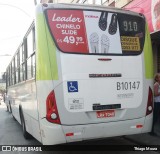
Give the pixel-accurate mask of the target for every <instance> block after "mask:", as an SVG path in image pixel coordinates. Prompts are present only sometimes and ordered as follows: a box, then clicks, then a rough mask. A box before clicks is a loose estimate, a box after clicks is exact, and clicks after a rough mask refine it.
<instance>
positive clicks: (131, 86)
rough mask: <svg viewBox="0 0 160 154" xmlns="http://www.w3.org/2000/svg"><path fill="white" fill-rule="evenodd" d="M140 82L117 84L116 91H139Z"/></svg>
mask: <svg viewBox="0 0 160 154" xmlns="http://www.w3.org/2000/svg"><path fill="white" fill-rule="evenodd" d="M139 86H140V81H135V82H117V90H137V89H139Z"/></svg>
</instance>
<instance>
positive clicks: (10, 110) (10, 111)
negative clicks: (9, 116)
mask: <svg viewBox="0 0 160 154" xmlns="http://www.w3.org/2000/svg"><path fill="white" fill-rule="evenodd" d="M8 110H9V113H12V107H11V103H9V107H8Z"/></svg>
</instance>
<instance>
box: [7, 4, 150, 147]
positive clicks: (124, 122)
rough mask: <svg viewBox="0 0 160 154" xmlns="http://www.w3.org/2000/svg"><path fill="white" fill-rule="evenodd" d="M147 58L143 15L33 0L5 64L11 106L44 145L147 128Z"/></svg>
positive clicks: (25, 130)
mask: <svg viewBox="0 0 160 154" xmlns="http://www.w3.org/2000/svg"><path fill="white" fill-rule="evenodd" d="M152 57H153V56H152V48H151V41H150V34H149V31H148V27H147V24H146V21H145V17H144V16H143V15H142V14H138V13H134V12H130V11H124V10H121V9H116V8H109V7H102V6H93V5H91V6H89V5H75V4H39V5H38V6H37V7H36V17H35V22H33V23H32V25H31V27H30V28H29V30H28V31H27V33H26V35H25V36H24V38H23V41H22V42H21V44H20V46H19V47H18V49H17V51H16V53H15V55H14V57H13V59H12V60H11V62H10V64H9V66H8V67H7V96H8V97H7V98H8V103H9V106H10V110H11V111H12V114H13V116H14V118H15V119H16V120H17V121H18V122H19V123H21V124H22V128H23V134H24V137H25V138H28V137H29V134H31V135H32V136H33V137H34V138H36V139H37V140H38V141H40V142H41V143H42V144H45V145H54V144H61V143H68V142H75V141H83V140H90V139H98V138H106V137H113V136H121V135H130V134H139V133H146V132H150V131H151V126H152V117H153V98H152V97H153V94H152V89H153V60H152Z"/></svg>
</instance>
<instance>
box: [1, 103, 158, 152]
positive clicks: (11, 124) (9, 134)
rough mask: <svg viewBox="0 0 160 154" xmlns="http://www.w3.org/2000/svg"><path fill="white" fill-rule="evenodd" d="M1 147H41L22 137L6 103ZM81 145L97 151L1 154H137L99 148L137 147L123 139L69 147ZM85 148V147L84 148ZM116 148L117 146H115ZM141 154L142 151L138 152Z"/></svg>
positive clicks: (3, 110)
mask: <svg viewBox="0 0 160 154" xmlns="http://www.w3.org/2000/svg"><path fill="white" fill-rule="evenodd" d="M0 145H29V146H32V145H37V146H38V145H41V143H39V142H38V141H37V140H36V139H34V138H32V139H29V140H26V139H24V137H23V135H22V127H21V125H20V124H19V123H18V122H17V121H16V120H14V118H13V117H12V115H11V114H10V113H8V112H6V106H5V104H4V103H2V104H1V105H0ZM77 145H80V146H81V147H82V146H85V148H86V149H87V146H94V148H95V146H96V148H97V151H87V150H86V151H50V152H47V151H42V152H20V151H18V152H17V151H16V152H4V151H3V152H2V151H1V152H0V154H10V153H11V154H22V153H23V154H33V153H40V154H51V153H53V154H75V153H76V154H82V153H83V154H85V153H91V154H106V153H110V154H114V153H116V154H117V153H120V154H133V153H134V154H135V152H134V151H120V152H117V151H101V150H99V149H98V148H101V147H100V146H99V145H103V146H113V145H122V146H123V145H125V146H126V145H135V146H137V145H136V143H134V142H132V141H130V140H127V139H125V138H123V137H114V138H107V139H103V140H95V141H85V142H80V143H74V144H69V146H77ZM83 148H84V147H83ZM115 148H116V146H115ZM136 153H137V154H138V153H141V151H137V152H136ZM155 153H156V152H154V151H149V152H146V151H145V154H155Z"/></svg>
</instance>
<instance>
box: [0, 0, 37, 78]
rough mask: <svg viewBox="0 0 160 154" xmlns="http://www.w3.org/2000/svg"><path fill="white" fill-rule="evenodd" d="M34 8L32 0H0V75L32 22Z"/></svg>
mask: <svg viewBox="0 0 160 154" xmlns="http://www.w3.org/2000/svg"><path fill="white" fill-rule="evenodd" d="M34 9H35V5H34V0H0V76H1V74H2V72H5V70H6V67H7V65H8V64H9V62H10V60H11V58H12V56H13V55H14V53H15V52H16V49H17V48H18V46H19V45H20V43H21V41H22V39H23V36H24V35H25V33H26V32H27V29H28V28H29V26H30V24H31V23H32V21H33V18H34V12H35V11H34ZM6 54H7V55H11V56H4V55H6Z"/></svg>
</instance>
